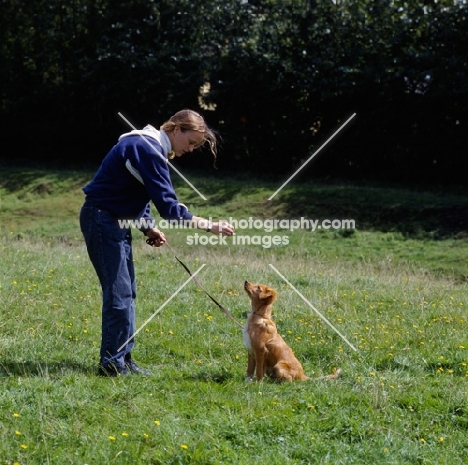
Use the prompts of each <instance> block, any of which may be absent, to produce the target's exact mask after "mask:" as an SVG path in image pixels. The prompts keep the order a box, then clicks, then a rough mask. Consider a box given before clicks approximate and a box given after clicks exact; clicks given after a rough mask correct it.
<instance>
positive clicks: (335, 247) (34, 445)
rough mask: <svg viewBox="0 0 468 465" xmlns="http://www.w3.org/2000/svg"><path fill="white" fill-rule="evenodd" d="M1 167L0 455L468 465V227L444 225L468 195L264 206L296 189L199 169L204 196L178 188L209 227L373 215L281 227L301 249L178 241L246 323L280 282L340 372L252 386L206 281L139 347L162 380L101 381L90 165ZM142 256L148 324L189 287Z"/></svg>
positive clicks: (308, 354) (43, 460) (405, 193)
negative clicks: (264, 288)
mask: <svg viewBox="0 0 468 465" xmlns="http://www.w3.org/2000/svg"><path fill="white" fill-rule="evenodd" d="M1 175H2V176H1V178H0V179H1V180H0V195H1V197H0V198H1V202H0V233H1V237H2V239H1V240H0V253H1V255H0V256H1V262H2V271H3V272H2V275H1V277H0V296H1V298H2V319H1V321H0V383H1V384H2V389H1V391H0V435H1V437H2V447H0V463H2V464H13V463H15V462H16V463H19V464H21V465H23V464H49V463H50V464H65V463H71V464H93V463H95V464H111V463H112V464H135V463H142V464H209V463H213V464H247V463H270V464H278V465H283V464H306V463H311V464H346V465H348V464H377V463H378V464H459V463H460V464H462V463H468V460H467V459H466V457H467V452H468V439H467V437H468V436H467V429H468V403H467V400H466V399H467V380H468V354H467V351H468V331H467V329H468V325H467V317H466V309H467V307H468V293H467V283H466V276H468V269H467V264H466V259H465V257H466V254H467V241H466V238H465V236H464V232H463V230H462V228H460V226H459V221H458V220H457V219H452V220H451V221H448V222H447V223H444V222H441V221H440V218H451V216H450V215H451V213H453V212H454V211H458V210H459V209H463V208H464V207H463V205H465V204H466V200H467V198H466V196H464V194H463V193H461V192H455V191H454V192H445V193H444V192H436V191H427V190H421V191H417V190H410V189H403V188H400V189H396V188H390V187H380V188H379V187H376V186H369V185H368V186H362V187H359V186H356V185H351V184H344V183H336V184H333V183H314V184H311V185H309V186H307V185H305V184H297V185H294V183H292V184H291V185H289V186H288V187H287V188H285V189H284V192H283V191H282V192H281V193H280V194H278V196H277V198H275V199H274V200H273V201H265V198H268V196H269V195H271V194H272V193H273V192H274V191H275V190H276V189H277V187H278V186H279V185H281V180H280V181H279V182H278V183H275V182H274V181H269V182H259V181H256V182H254V181H253V180H250V179H248V178H245V179H239V178H238V179H231V180H229V179H222V180H219V179H217V178H214V177H213V179H209V178H207V177H201V176H194V177H193V178H192V177H191V178H190V179H191V181H192V182H193V183H194V184H195V185H196V186H197V188H199V189H200V191H201V192H202V193H203V194H204V195H205V196H206V197H207V198H208V201H207V202H203V201H202V200H201V199H200V198H199V197H198V196H197V195H196V194H194V193H193V191H191V190H190V188H187V187H186V186H185V185H184V184H183V183H181V182H179V181H176V184H177V191H178V193H179V197H180V200H181V201H183V202H184V203H187V204H189V205H190V207H191V208H192V209H193V211H194V212H196V213H199V214H201V215H210V214H211V216H213V217H217V216H218V215H219V216H226V217H229V216H232V217H233V218H237V219H241V218H247V217H250V216H252V217H255V218H288V217H290V218H297V217H301V216H304V217H308V218H320V219H324V218H331V219H333V218H354V217H355V218H356V220H357V230H356V231H354V232H352V233H345V232H343V231H333V230H328V231H325V230H320V231H316V232H313V233H312V232H307V231H301V230H299V231H295V232H290V231H284V230H282V231H273V232H271V233H270V235H275V234H276V235H281V236H282V235H287V236H288V241H289V243H288V245H287V246H273V247H271V248H262V247H261V246H235V245H233V244H232V243H228V245H225V246H222V245H218V246H216V245H213V246H189V245H187V236H188V235H193V233H194V231H181V230H178V231H175V230H171V231H166V232H167V236H168V239H169V241H170V243H171V245H172V247H173V248H174V249H175V251H176V252H177V255H178V256H179V257H180V258H181V259H182V260H184V262H186V263H187V265H188V266H189V267H190V269H191V270H192V271H195V270H197V269H198V268H199V267H200V266H201V265H202V264H205V267H204V268H203V270H202V271H201V272H200V274H199V275H198V277H199V279H200V280H201V282H202V283H203V285H204V286H205V287H206V289H207V290H208V291H209V292H210V293H212V295H214V296H215V297H216V298H218V299H219V300H220V302H221V303H222V304H223V305H224V306H225V307H226V308H228V309H229V310H230V311H231V313H232V314H233V315H234V316H235V317H236V318H237V319H239V320H240V321H244V319H245V317H246V313H247V311H248V306H249V303H248V299H247V296H246V295H245V293H244V292H243V290H242V285H243V282H244V281H245V280H246V279H248V280H250V281H254V282H263V283H266V284H270V285H272V286H273V287H275V288H276V289H277V290H278V291H279V299H278V302H277V304H276V305H275V320H276V322H277V324H278V327H279V329H280V332H281V334H283V336H284V338H285V339H286V341H287V342H288V343H289V344H290V345H291V347H293V349H294V351H295V353H296V355H297V356H298V358H299V359H300V360H301V361H302V362H303V365H304V368H305V370H306V372H307V373H308V374H309V375H310V376H311V377H313V378H315V377H319V376H321V375H323V374H327V373H329V372H331V371H332V370H333V369H335V368H336V367H341V368H342V369H343V376H342V377H341V379H338V380H336V381H334V382H327V381H323V380H313V381H310V382H307V383H293V384H283V385H278V384H275V383H272V382H269V381H265V382H263V383H246V382H245V381H244V378H245V368H246V353H245V348H244V347H243V343H242V337H241V334H240V330H239V329H238V328H237V327H236V326H235V325H234V324H233V323H232V322H231V321H230V320H229V319H227V318H226V316H225V315H224V314H223V313H222V312H220V311H219V309H218V308H217V307H216V306H215V305H214V304H213V303H212V302H211V301H210V300H209V299H208V298H207V297H206V296H205V295H204V294H203V293H202V292H201V291H200V290H199V289H198V288H197V287H196V286H195V284H194V283H190V284H188V285H187V286H186V287H184V288H183V289H182V290H181V292H180V293H179V294H177V296H176V297H175V298H174V299H172V301H171V302H170V303H169V304H168V305H167V306H166V307H164V309H163V310H162V311H161V312H160V313H158V314H157V315H156V316H155V317H154V318H153V319H152V320H151V321H150V322H149V323H148V324H147V325H146V326H145V327H144V329H143V330H142V331H141V332H140V333H139V334H138V336H137V344H136V347H135V350H134V356H135V358H136V360H137V361H138V362H140V363H141V365H142V366H144V367H146V368H148V369H150V370H151V371H152V373H153V376H151V377H150V378H140V377H137V376H131V377H128V378H118V379H103V378H99V377H97V376H96V374H95V373H96V363H97V356H98V351H99V340H100V298H101V297H100V289H99V286H98V282H97V278H96V277H95V274H94V270H93V269H92V267H91V265H90V263H89V259H88V257H87V255H86V249H85V247H84V244H83V241H82V238H81V233H80V231H79V227H78V220H77V216H78V212H79V208H80V206H81V203H82V200H83V196H82V194H81V191H80V189H81V186H82V185H83V184H84V183H85V182H86V181H87V180H88V179H89V178H90V177H91V175H92V173H87V172H71V171H69V172H65V171H61V172H53V171H48V170H23V169H12V168H8V169H6V168H3V169H2V170H1ZM293 199H294V200H293ZM398 212H399V213H398ZM429 212H432V213H431V214H429ZM397 213H398V214H397ZM391 215H394V217H395V221H390V219H389V218H392V216H391ZM400 215H401V216H400ZM358 220H359V221H358ZM239 233H241V232H240V231H239ZM261 233H262V234H263V235H268V234H267V233H265V232H261ZM242 234H246V235H251V236H255V235H259V234H260V232H259V231H247V230H246V231H242ZM139 237H140V233H138V232H136V233H135V238H136V239H138V238H139ZM213 237H214V236H213ZM135 262H136V263H135V265H136V271H137V280H138V298H137V315H138V321H137V324H138V326H141V325H142V324H143V323H144V322H145V321H146V320H147V319H148V318H150V317H151V316H152V315H153V314H154V313H155V312H156V310H158V309H159V307H160V306H161V305H163V304H164V302H165V301H166V300H167V299H168V298H169V297H170V296H171V295H172V294H173V293H174V291H175V290H176V289H178V288H179V287H180V286H181V285H182V283H183V282H184V281H185V280H186V279H187V277H188V275H187V274H186V273H185V271H184V270H183V268H182V267H181V266H180V265H179V264H178V263H177V261H176V260H175V259H174V257H173V255H172V254H171V252H170V251H169V250H168V249H167V248H161V249H151V248H149V247H147V246H146V245H145V244H144V241H143V240H135ZM269 264H272V265H274V267H275V268H277V269H278V270H279V271H280V272H281V273H282V274H283V275H284V276H285V277H287V279H288V280H289V281H290V282H291V283H292V284H293V285H294V287H295V288H296V289H297V290H298V291H299V292H300V293H301V294H302V295H303V296H304V297H305V298H306V299H307V300H308V301H309V302H311V303H312V304H313V305H314V307H315V308H316V309H318V310H319V311H320V312H321V313H322V314H323V315H324V316H326V318H327V319H328V320H329V321H330V322H331V323H332V324H333V325H334V326H335V327H336V328H337V329H339V331H340V332H341V333H342V334H343V335H344V336H345V337H346V338H347V339H348V340H349V342H350V343H351V344H352V345H353V346H355V347H356V348H357V349H358V351H357V352H354V351H353V350H352V349H351V347H350V346H349V345H348V344H346V343H345V341H344V340H342V339H341V338H340V336H339V335H338V334H337V333H335V332H334V331H333V330H332V329H331V328H330V327H329V326H328V325H327V324H326V323H325V322H324V321H322V319H321V318H319V317H318V315H317V314H316V313H315V312H314V311H313V310H312V309H311V308H310V307H309V306H308V305H307V304H306V303H305V302H304V301H303V300H302V299H301V297H300V296H299V295H298V294H297V293H296V292H295V291H294V290H293V289H291V288H290V287H289V286H288V285H287V284H286V283H285V282H284V281H283V280H282V279H281V278H280V277H279V276H278V275H277V274H276V273H275V272H274V270H273V269H272V268H271V267H270V266H269Z"/></svg>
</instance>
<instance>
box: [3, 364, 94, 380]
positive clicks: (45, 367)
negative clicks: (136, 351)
mask: <svg viewBox="0 0 468 465" xmlns="http://www.w3.org/2000/svg"><path fill="white" fill-rule="evenodd" d="M71 373H81V374H85V375H90V374H95V373H97V368H96V367H93V366H90V365H84V364H81V363H77V362H75V361H72V360H63V361H60V362H49V361H45V360H39V361H32V360H28V361H25V362H13V361H0V377H4V378H5V377H10V376H28V377H31V376H38V377H43V378H48V377H52V378H60V377H62V376H65V375H69V374H71Z"/></svg>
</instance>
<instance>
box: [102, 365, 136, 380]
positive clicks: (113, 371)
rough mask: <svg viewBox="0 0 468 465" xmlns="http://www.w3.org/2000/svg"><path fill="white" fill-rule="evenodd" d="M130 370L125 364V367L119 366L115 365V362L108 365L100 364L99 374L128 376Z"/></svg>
mask: <svg viewBox="0 0 468 465" xmlns="http://www.w3.org/2000/svg"><path fill="white" fill-rule="evenodd" d="M129 374H130V371H128V367H127V366H126V365H124V366H123V367H119V366H116V365H114V364H113V363H109V364H108V365H105V366H104V365H99V369H98V375H99V376H110V377H116V376H128V375H129Z"/></svg>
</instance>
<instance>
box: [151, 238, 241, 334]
mask: <svg viewBox="0 0 468 465" xmlns="http://www.w3.org/2000/svg"><path fill="white" fill-rule="evenodd" d="M154 242H155V240H154V239H146V243H147V244H148V245H153V244H154ZM165 244H166V245H167V246H168V247H169V250H170V251H171V252H172V254H173V255H174V257H175V259H176V260H177V261H178V262H179V263H180V264H181V265H182V266H183V268H184V269H185V271H186V272H187V273H188V274H189V275H190V277H191V278H192V280H193V281H194V282H195V284H196V285H197V286H198V287H199V288H200V289H201V290H202V291H203V292H204V293H205V294H206V295H207V296H208V297H209V298H210V299H211V300H212V301H213V302H214V304H215V305H217V307H218V308H219V309H220V310H221V311H222V312H223V313H224V314H225V315H226V316H227V317H228V318H230V319H231V320H232V321H234V323H236V325H237V326H239V327H240V328H242V329H243V328H244V327H243V326H242V325H241V324H240V323H239V322H238V321H237V320H236V319H235V318H234V317H233V316H232V315H231V313H230V312H229V311H228V310H226V309H225V308H224V307H223V306H222V305H221V304H220V303H219V302H218V301H217V300H216V299H215V298H214V297H213V296H212V295H211V294H210V293H209V292H208V291H207V290H206V289H205V288H204V287H203V285H202V284H201V283H200V281H198V279H197V277H196V276H193V274H192V272H191V271H190V270H189V268H188V266H187V265H186V264H185V263H184V262H183V261H182V260H180V259H179V257H177V255H176V253H175V252H174V249H173V248H172V247H171V246H170V245H169V242H167V241H166V242H165Z"/></svg>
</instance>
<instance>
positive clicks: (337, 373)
mask: <svg viewBox="0 0 468 465" xmlns="http://www.w3.org/2000/svg"><path fill="white" fill-rule="evenodd" d="M340 374H341V368H338V369H336V370H335V371H334V372H333V373H332V374H331V375H326V376H321V377H320V378H315V379H336V378H338V377H339V376H340Z"/></svg>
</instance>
